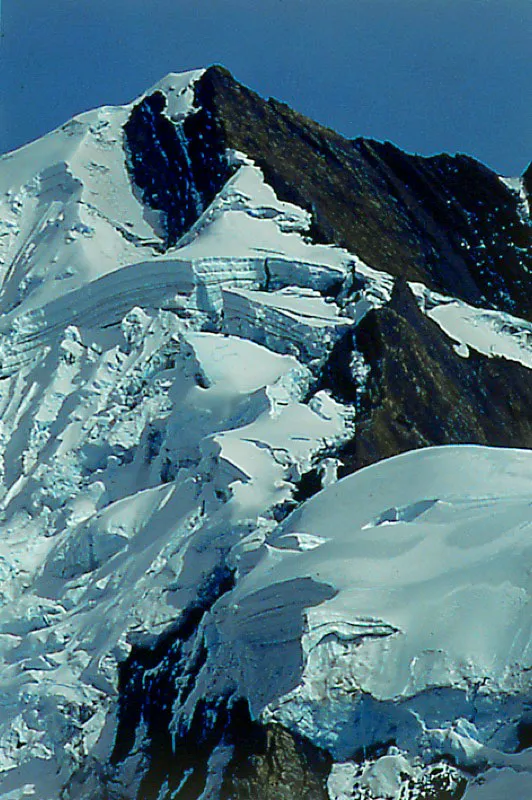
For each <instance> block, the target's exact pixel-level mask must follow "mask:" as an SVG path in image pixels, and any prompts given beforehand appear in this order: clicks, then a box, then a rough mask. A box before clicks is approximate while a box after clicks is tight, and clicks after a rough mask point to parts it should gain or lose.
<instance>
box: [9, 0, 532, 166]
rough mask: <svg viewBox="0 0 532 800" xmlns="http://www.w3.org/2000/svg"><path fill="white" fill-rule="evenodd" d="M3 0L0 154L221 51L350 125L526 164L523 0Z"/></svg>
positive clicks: (408, 142)
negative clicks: (71, 118) (74, 116)
mask: <svg viewBox="0 0 532 800" xmlns="http://www.w3.org/2000/svg"><path fill="white" fill-rule="evenodd" d="M0 2H2V26H3V31H2V32H3V37H2V39H1V53H0V59H1V60H0V112H1V116H0V151H1V152H4V151H6V150H9V149H13V148H14V147H18V146H19V145H21V144H23V143H24V142H26V141H28V140H30V139H33V138H36V137H38V136H40V135H42V134H44V133H46V132H47V131H48V130H50V129H51V128H53V127H56V126H57V125H59V124H61V123H63V122H64V121H66V120H67V119H68V118H69V117H71V116H72V115H73V114H75V113H78V112H80V111H84V110H86V109H87V108H90V107H94V106H98V105H104V104H114V103H122V102H128V101H129V100H130V99H132V98H133V97H135V96H136V95H138V94H140V93H141V92H142V91H144V90H145V89H146V88H148V86H149V85H151V84H152V83H154V82H155V81H156V80H158V79H159V78H160V77H162V76H163V75H164V74H166V73H167V72H170V71H180V70H184V69H191V68H194V67H198V66H206V65H208V64H210V63H214V62H218V63H223V64H225V65H226V66H227V67H229V69H230V70H231V71H232V72H233V74H234V75H235V77H236V78H238V79H239V80H240V81H242V82H243V83H246V84H247V85H249V86H251V87H252V88H254V89H256V90H257V91H258V92H260V93H261V94H263V95H273V96H275V97H277V98H279V99H281V100H284V101H286V102H288V103H290V105H292V106H294V107H295V108H297V109H298V110H300V111H302V112H304V113H306V114H308V115H310V116H312V117H314V118H315V119H317V120H319V121H320V122H323V123H325V124H327V125H329V126H331V127H333V128H335V129H337V130H339V131H340V132H341V133H343V134H345V135H347V136H353V137H354V136H360V135H363V136H371V137H374V138H377V139H390V140H391V141H393V142H395V143H396V144H398V145H399V146H401V147H403V148H405V149H407V150H409V151H415V152H419V153H422V154H426V155H428V154H431V153H433V152H439V151H443V150H446V151H448V152H455V151H461V152H467V153H469V154H471V155H474V156H475V157H477V158H480V159H481V160H483V161H485V162H486V163H488V164H489V165H490V166H492V167H493V168H495V169H497V170H498V171H500V172H502V173H504V174H513V175H515V174H519V173H520V172H522V171H523V169H524V168H525V167H526V165H527V164H528V163H529V161H530V160H531V159H532V91H531V75H532V2H531V0H0Z"/></svg>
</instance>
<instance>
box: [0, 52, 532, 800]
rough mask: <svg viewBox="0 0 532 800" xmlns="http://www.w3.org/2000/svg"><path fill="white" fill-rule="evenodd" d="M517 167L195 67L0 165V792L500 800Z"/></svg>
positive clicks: (509, 660)
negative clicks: (504, 170) (379, 129)
mask: <svg viewBox="0 0 532 800" xmlns="http://www.w3.org/2000/svg"><path fill="white" fill-rule="evenodd" d="M529 172H530V170H529V171H528V172H527V173H525V176H524V178H523V180H512V179H506V178H501V177H499V176H497V175H495V174H494V173H492V172H491V171H490V170H489V169H487V168H486V167H484V166H483V165H481V164H478V163H476V162H474V161H473V160H472V159H470V158H467V157H465V156H455V157H451V156H438V157H435V158H430V159H423V158H421V157H418V156H411V155H407V154H404V153H401V152H400V151H398V150H397V149H396V148H394V147H393V146H392V145H390V144H381V143H377V142H372V141H368V140H356V141H348V140H345V139H343V138H342V137H340V136H339V135H337V134H335V133H334V132H332V131H329V130H327V129H325V128H322V127H320V126H318V125H317V124H316V123H313V122H312V121H310V120H308V119H306V118H304V117H302V116H301V115H298V114H297V113H295V112H293V111H292V110H291V109H289V108H288V107H286V106H284V105H282V104H280V103H278V102H276V101H274V100H268V101H265V100H263V99H262V98H260V97H258V95H255V94H254V93H253V92H251V91H250V90H248V89H246V88H245V87H243V86H241V85H239V84H238V83H237V82H236V81H235V80H234V79H233V78H232V77H231V76H230V75H229V73H227V72H226V71H225V70H224V69H222V68H219V67H213V68H210V69H208V70H204V71H195V72H190V73H184V74H180V75H176V74H171V75H168V76H167V77H166V78H164V79H163V80H162V81H161V82H160V83H158V84H157V85H156V86H154V87H153V88H152V89H150V90H149V91H148V92H147V93H146V94H145V95H143V96H142V97H141V98H138V99H137V100H135V101H134V102H132V103H131V104H130V105H127V106H123V107H116V108H111V107H105V108H102V109H98V110H96V111H91V112H87V113H85V114H82V115H80V116H79V117H75V118H74V119H73V120H71V121H70V122H68V123H66V124H65V125H64V126H62V127H61V128H59V129H58V130H56V131H53V132H52V133H50V134H48V135H47V136H45V137H44V138H43V139H40V140H39V141H37V142H34V143H32V144H30V145H27V146H26V147H24V148H22V149H21V150H18V151H16V152H14V153H10V154H7V155H5V156H3V158H2V159H0V269H1V273H0V279H1V281H2V288H1V293H0V312H1V317H0V407H1V417H0V419H1V428H0V456H1V460H0V465H1V469H0V504H1V509H0V513H1V517H0V530H1V535H0V575H1V583H0V598H1V606H0V797H2V798H9V800H18V799H19V798H26V797H34V798H38V799H39V800H59V798H61V799H62V800H76V799H77V800H99V798H102V800H103V798H108V799H109V800H111V799H112V800H119V798H120V799H122V800H124V798H131V799H132V798H138V800H147V799H148V798H153V800H199V799H200V798H202V799H203V800H207V798H209V799H212V800H222V799H223V800H229V798H234V799H235V800H244V799H245V798H247V799H248V800H259V799H260V800H293V799H294V798H296V797H297V798H306V800H322V799H323V800H327V799H328V800H349V798H352V799H353V800H354V798H359V800H372V799H373V800H382V798H390V800H391V799H392V798H393V799H394V800H406V799H407V798H410V800H431V799H432V800H443V799H444V798H446V799H447V800H450V799H451V798H459V797H462V796H464V797H465V798H467V800H491V799H492V798H501V800H503V798H512V799H513V798H516V800H526V798H528V797H530V796H532V761H531V756H530V752H531V751H530V750H529V749H528V750H527V747H528V746H529V744H530V730H531V720H532V715H531V710H530V698H531V692H530V689H531V685H530V674H531V670H532V662H531V658H532V649H531V639H530V619H531V618H530V588H531V587H530V569H529V565H530V555H531V553H530V533H531V529H532V503H531V497H532V492H531V487H532V451H531V450H530V449H527V448H531V447H532V412H531V409H532V379H531V372H530V370H531V368H532V322H531V318H532V306H531V305H530V297H531V296H532V295H531V293H530V288H531V286H530V269H531V266H532V251H531V243H532V233H531V225H530V209H529V198H530V179H529ZM464 793H465V794H464Z"/></svg>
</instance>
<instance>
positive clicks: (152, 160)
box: [124, 92, 231, 247]
mask: <svg viewBox="0 0 532 800" xmlns="http://www.w3.org/2000/svg"><path fill="white" fill-rule="evenodd" d="M165 106H166V100H165V97H164V95H163V94H162V93H161V92H155V93H154V94H152V95H150V96H149V97H146V98H144V100H142V101H141V102H140V103H139V104H138V105H137V106H135V108H134V109H133V111H132V112H131V115H130V117H129V119H128V121H127V122H126V124H125V126H124V136H125V147H126V153H127V164H128V167H129V171H130V174H131V177H132V180H133V182H134V184H135V185H136V186H137V188H138V189H139V190H140V192H141V195H142V200H143V202H144V203H146V204H147V205H148V206H150V207H151V208H154V209H157V210H159V211H162V212H163V214H164V219H165V227H166V245H167V246H169V247H171V246H172V245H174V244H175V243H176V242H177V241H178V239H179V238H180V237H181V236H182V235H183V233H185V231H187V230H189V229H190V227H191V226H192V225H193V224H194V222H196V220H197V219H198V218H199V217H200V215H201V214H202V212H203V211H204V210H205V208H206V207H207V206H208V205H209V203H210V202H211V201H212V200H213V198H214V197H215V195H216V194H217V192H219V191H220V189H221V188H222V186H223V185H224V183H225V182H226V180H227V179H228V178H229V176H230V174H231V171H230V169H229V167H228V165H227V162H226V159H225V152H224V150H223V148H220V144H219V140H218V136H217V131H216V130H215V128H214V127H213V125H212V124H211V123H210V120H209V113H210V112H209V111H208V110H207V109H201V111H200V112H198V113H197V114H191V115H189V116H188V117H187V118H186V119H185V120H184V122H183V123H182V124H181V123H178V124H174V123H173V122H171V121H170V120H169V119H168V117H166V116H165V114H164V109H165Z"/></svg>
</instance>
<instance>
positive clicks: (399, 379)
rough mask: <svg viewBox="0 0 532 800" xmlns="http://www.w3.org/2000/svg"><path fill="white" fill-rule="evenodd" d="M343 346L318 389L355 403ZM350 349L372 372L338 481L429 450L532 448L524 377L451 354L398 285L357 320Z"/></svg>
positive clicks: (512, 367)
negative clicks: (464, 446)
mask: <svg viewBox="0 0 532 800" xmlns="http://www.w3.org/2000/svg"><path fill="white" fill-rule="evenodd" d="M347 344H348V342H347V340H346V341H345V342H344V343H343V348H344V352H343V353H342V351H341V350H340V349H339V348H337V350H336V351H335V352H334V353H333V354H332V358H331V359H330V360H329V364H328V365H327V367H326V369H325V370H324V375H323V385H324V387H328V388H330V389H331V390H332V391H333V393H336V394H337V395H338V396H339V397H340V398H341V399H343V400H344V402H345V401H348V402H354V401H355V390H354V386H353V383H352V382H351V383H350V382H349V378H348V374H347V369H348V368H347V364H348V356H349V350H348V348H347ZM356 346H357V348H358V349H359V350H360V351H361V352H362V354H363V356H364V358H365V360H366V362H367V363H368V364H369V365H370V368H371V372H370V375H369V378H368V382H367V386H366V389H365V392H364V393H363V395H362V397H360V398H358V404H359V417H358V423H357V425H356V432H355V436H354V438H353V439H352V441H351V442H350V443H349V444H348V445H347V446H345V447H344V450H343V452H342V453H341V457H342V459H343V460H344V463H345V465H346V466H345V468H344V472H343V474H346V473H348V472H353V471H354V470H355V469H360V468H361V467H364V466H367V465H368V464H372V463H374V462H376V461H379V460H380V459H382V458H388V457H389V456H393V455H397V454H398V453H402V452H405V451H406V450H411V449H415V448H419V447H428V446H431V445H443V444H458V443H462V444H465V443H469V444H483V445H491V446H501V447H503V446H504V447H532V411H531V409H532V380H531V378H530V370H528V369H526V367H523V366H521V365H520V364H518V363H515V362H512V361H507V360H506V359H503V358H488V357H487V356H483V355H480V354H478V353H474V352H471V353H470V354H469V357H468V358H462V357H460V356H459V355H457V354H456V352H455V350H454V348H453V345H452V342H451V341H450V340H449V339H448V338H447V336H446V335H445V334H444V333H443V332H442V331H441V329H440V328H439V326H438V325H437V324H436V323H435V322H433V321H432V320H431V319H428V318H427V317H426V316H425V315H424V314H423V313H422V312H421V311H420V310H419V308H418V306H417V303H416V301H415V298H414V296H413V295H412V292H411V291H410V289H409V287H408V285H407V284H406V282H405V281H403V280H398V281H397V282H396V285H395V288H394V292H393V294H392V298H391V301H390V303H389V304H388V305H387V306H385V307H384V308H380V309H374V310H372V311H370V312H369V313H368V314H367V315H366V317H365V318H364V319H363V320H362V322H361V323H360V325H359V326H358V328H357V331H356ZM342 355H343V357H342Z"/></svg>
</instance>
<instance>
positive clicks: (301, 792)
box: [221, 725, 331, 800]
mask: <svg viewBox="0 0 532 800" xmlns="http://www.w3.org/2000/svg"><path fill="white" fill-rule="evenodd" d="M330 768H331V759H330V757H329V756H327V755H326V754H325V753H324V752H322V751H321V750H319V749H318V748H317V747H315V746H314V745H312V744H310V742H306V741H304V740H303V739H301V738H300V737H297V736H295V735H294V734H292V733H290V732H289V731H287V730H285V729H284V728H282V727H280V726H279V725H268V726H266V727H262V726H259V725H252V726H249V727H248V730H247V732H246V736H244V737H241V738H240V741H239V742H238V743H237V744H236V746H235V750H234V755H233V758H232V759H231V762H230V763H229V765H228V768H227V770H226V777H225V781H224V786H223V789H222V795H221V800H258V798H260V800H327V798H328V797H329V795H328V792H327V778H328V775H329V772H330Z"/></svg>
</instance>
